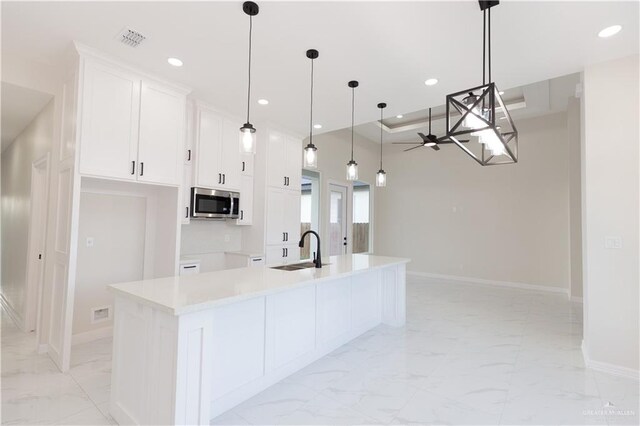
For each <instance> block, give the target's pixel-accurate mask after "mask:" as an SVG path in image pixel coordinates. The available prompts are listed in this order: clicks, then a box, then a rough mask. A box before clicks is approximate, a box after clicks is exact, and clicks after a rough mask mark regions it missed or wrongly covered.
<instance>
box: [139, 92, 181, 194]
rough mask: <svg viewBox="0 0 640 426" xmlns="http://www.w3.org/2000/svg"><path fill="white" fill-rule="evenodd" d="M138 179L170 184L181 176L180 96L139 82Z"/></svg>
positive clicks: (177, 180)
mask: <svg viewBox="0 0 640 426" xmlns="http://www.w3.org/2000/svg"><path fill="white" fill-rule="evenodd" d="M141 99H142V100H141V103H140V136H139V143H138V159H139V162H140V165H139V168H138V180H140V181H144V182H152V183H159V184H173V183H177V182H179V181H180V180H181V179H182V176H181V175H180V173H181V170H182V168H181V165H182V163H183V162H184V153H183V141H184V132H185V129H184V119H185V113H186V112H185V108H186V101H185V97H184V95H182V94H180V93H176V92H174V91H171V90H168V89H167V88H165V87H163V86H161V85H158V84H154V83H147V82H145V81H143V82H142V96H141Z"/></svg>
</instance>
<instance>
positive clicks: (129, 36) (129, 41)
mask: <svg viewBox="0 0 640 426" xmlns="http://www.w3.org/2000/svg"><path fill="white" fill-rule="evenodd" d="M146 39H147V37H145V36H144V35H142V34H141V33H139V32H137V31H134V30H132V29H130V28H125V29H123V30H122V31H120V34H118V40H120V43H123V44H126V45H127V46H131V47H138V46H140V44H142V42H143V41H145V40H146Z"/></svg>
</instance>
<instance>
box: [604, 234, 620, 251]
mask: <svg viewBox="0 0 640 426" xmlns="http://www.w3.org/2000/svg"><path fill="white" fill-rule="evenodd" d="M604 248H606V249H612V250H617V249H621V248H622V237H619V236H612V237H604Z"/></svg>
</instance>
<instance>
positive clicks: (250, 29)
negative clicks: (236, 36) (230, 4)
mask: <svg viewBox="0 0 640 426" xmlns="http://www.w3.org/2000/svg"><path fill="white" fill-rule="evenodd" d="M252 32H253V16H251V15H249V84H248V85H247V123H249V122H250V121H249V111H250V107H251V35H252Z"/></svg>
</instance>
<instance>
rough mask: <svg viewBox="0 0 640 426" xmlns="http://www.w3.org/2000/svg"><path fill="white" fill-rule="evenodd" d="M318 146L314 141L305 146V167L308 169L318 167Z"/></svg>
mask: <svg viewBox="0 0 640 426" xmlns="http://www.w3.org/2000/svg"><path fill="white" fill-rule="evenodd" d="M317 151H318V148H316V146H315V145H314V144H312V143H309V144H308V145H307V146H306V147H305V148H304V167H306V168H308V169H316V168H318V154H317Z"/></svg>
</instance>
